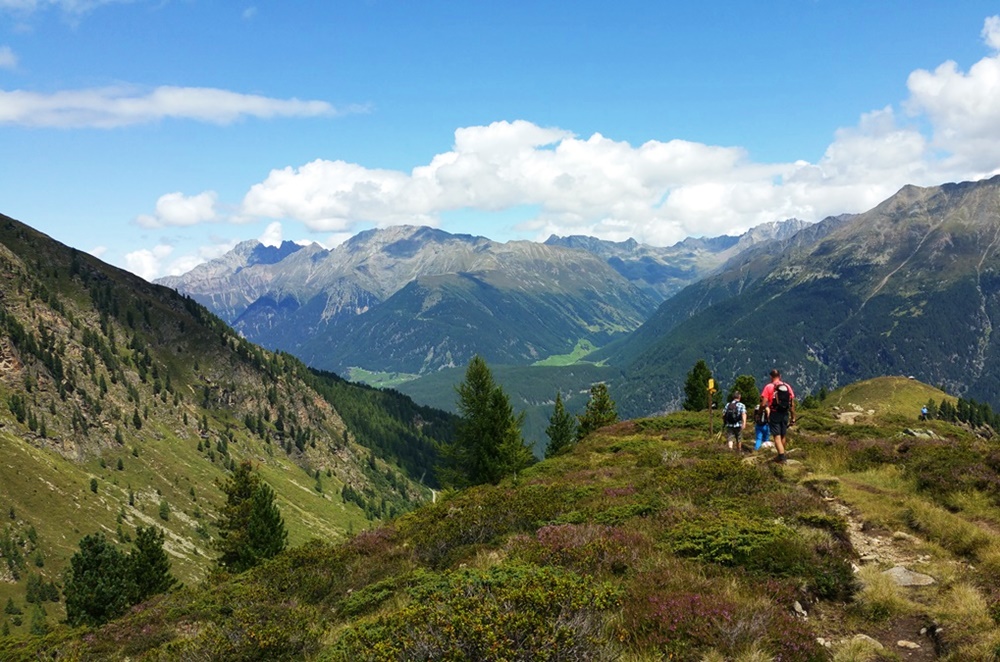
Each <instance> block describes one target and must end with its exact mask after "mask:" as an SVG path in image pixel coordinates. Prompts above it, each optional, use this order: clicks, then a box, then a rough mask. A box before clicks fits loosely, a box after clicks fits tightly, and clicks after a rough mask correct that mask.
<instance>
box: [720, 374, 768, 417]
mask: <svg viewBox="0 0 1000 662" xmlns="http://www.w3.org/2000/svg"><path fill="white" fill-rule="evenodd" d="M734 391H739V392H740V396H741V398H740V402H742V403H743V404H744V405H746V408H747V410H748V411H750V410H752V409H753V408H754V407H756V406H757V404H758V403H759V402H760V390H758V389H757V380H756V379H754V377H753V375H740V376H739V377H737V378H736V380H735V381H734V382H733V388H732V390H731V391H730V392H729V394H728V396H727V400H726V401H727V402H729V401H731V400H732V399H733V392H734Z"/></svg>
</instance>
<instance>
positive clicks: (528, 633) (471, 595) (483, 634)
mask: <svg viewBox="0 0 1000 662" xmlns="http://www.w3.org/2000/svg"><path fill="white" fill-rule="evenodd" d="M407 594H408V596H409V599H410V601H409V603H408V604H407V605H405V606H404V607H402V608H401V609H399V610H398V611H396V612H394V613H391V614H388V615H383V616H379V617H377V618H369V619H363V620H361V621H358V622H356V623H355V624H354V625H352V626H351V627H350V628H348V629H347V630H345V631H344V632H343V633H342V634H341V635H340V637H339V638H338V639H337V641H336V642H335V643H334V645H333V646H332V647H331V648H330V649H329V650H328V651H327V652H326V654H325V655H324V657H323V659H325V660H344V661H348V660H349V661H351V662H354V661H356V660H371V661H382V660H384V661H386V662H388V661H390V660H392V661H407V660H429V659H439V660H552V661H555V660H566V661H571V660H583V661H586V660H602V659H607V658H608V657H609V647H610V645H611V644H610V642H608V641H607V640H606V639H605V637H604V634H603V633H604V631H605V621H606V618H607V616H608V615H609V614H610V613H611V612H612V611H613V610H616V609H617V608H618V606H619V603H618V601H619V598H620V591H619V590H618V589H616V588H614V587H612V585H610V584H605V583H600V582H597V581H595V580H592V579H588V578H586V577H583V576H580V575H577V574H575V573H572V572H570V571H566V570H561V569H555V568H548V567H541V568H540V567H535V566H530V565H518V564H507V565H503V566H495V567H492V568H489V569H488V570H474V569H465V570H460V571H457V572H449V573H444V574H436V573H426V574H424V575H423V576H421V577H418V578H417V580H416V581H415V583H414V585H413V586H412V587H411V588H409V589H408V590H407Z"/></svg>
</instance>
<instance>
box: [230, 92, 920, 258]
mask: <svg viewBox="0 0 1000 662" xmlns="http://www.w3.org/2000/svg"><path fill="white" fill-rule="evenodd" d="M926 152H927V145H926V141H925V139H924V138H923V137H922V136H921V135H920V134H919V133H918V132H916V131H914V130H911V129H906V128H900V127H899V126H897V122H896V118H895V115H894V113H893V111H892V109H891V108H886V109H883V110H881V111H875V112H873V113H869V114H868V115H866V116H864V117H863V118H862V119H861V121H860V123H859V125H858V126H857V127H854V128H851V129H845V130H842V131H840V132H838V133H837V135H836V136H835V140H834V142H833V143H832V144H831V145H830V148H829V149H828V150H827V152H826V154H825V155H824V158H823V159H822V160H821V161H820V162H819V163H816V164H810V163H806V162H801V161H800V162H792V163H773V164H761V163H755V162H753V161H752V160H751V159H750V158H749V155H748V154H747V153H746V151H745V150H743V149H741V148H738V147H720V146H713V145H705V144H701V143H695V142H690V141H684V140H670V141H666V142H661V141H656V140H651V141H648V142H646V143H643V144H642V145H638V146H634V145H631V144H629V143H627V142H623V141H616V140H612V139H610V138H607V137H605V136H603V135H601V134H599V133H595V134H593V135H591V136H589V137H587V138H581V137H578V136H575V135H573V134H572V133H571V132H569V131H566V130H563V129H559V128H551V127H540V126H537V125H535V124H532V123H530V122H526V121H521V120H519V121H515V122H495V123H493V124H490V125H488V126H474V127H465V128H460V129H458V130H457V131H456V132H455V140H454V144H453V147H452V149H451V150H450V151H448V152H443V153H441V154H438V155H436V156H434V157H433V158H432V159H431V160H430V163H428V164H426V165H421V166H418V167H416V168H414V169H413V170H412V171H410V172H400V171H395V170H382V169H372V168H365V167H363V166H361V165H358V164H355V163H347V162H344V161H327V160H316V161H313V162H311V163H307V164H305V165H304V166H301V167H300V168H290V167H289V168H283V169H280V170H274V171H272V172H271V173H270V174H269V175H268V177H267V178H266V179H265V180H264V181H263V182H261V183H259V184H256V185H254V186H253V187H252V188H251V189H250V191H249V192H248V193H247V195H246V196H245V198H244V200H243V208H242V214H243V215H244V216H245V217H248V218H253V217H257V218H280V219H295V220H298V221H301V222H302V223H304V224H305V225H306V226H307V227H308V228H309V229H310V230H312V231H314V232H346V231H349V230H351V229H352V228H354V227H355V226H357V225H362V224H363V225H369V224H373V225H377V226H387V225H393V224H397V223H422V224H430V225H436V224H438V223H439V222H440V215H441V214H442V213H444V212H447V211H451V210H459V209H472V210H479V211H483V212H493V211H501V210H506V209H511V208H515V207H520V206H530V207H531V208H536V209H538V210H539V211H538V213H537V214H536V215H535V216H534V218H531V219H529V220H528V221H526V222H524V223H522V224H521V225H520V226H519V230H520V231H522V232H527V233H534V234H535V235H536V236H537V237H538V238H541V237H544V236H546V235H547V234H549V233H557V234H591V235H595V236H599V237H603V238H607V239H615V240H622V239H627V238H628V237H635V238H636V239H638V240H640V241H647V242H650V243H654V244H666V243H672V242H674V241H679V240H681V239H683V238H685V237H687V236H692V235H712V234H723V233H733V232H742V231H744V230H746V229H747V228H749V227H752V226H754V225H757V224H759V223H763V222H766V221H773V220H780V219H784V218H788V217H791V216H796V217H799V218H805V219H812V220H816V219H819V218H822V217H823V216H825V215H829V214H834V213H842V212H844V211H861V210H863V209H865V208H867V207H866V205H867V206H871V205H874V204H876V203H877V202H879V201H880V200H882V199H884V198H885V197H887V196H888V195H891V194H892V193H893V192H895V190H897V189H898V188H899V187H901V186H902V185H903V184H906V183H913V182H914V178H917V179H920V180H921V181H923V180H922V179H921V178H922V177H923V176H927V177H930V176H931V175H930V173H928V172H926V169H925V168H921V167H919V164H920V163H922V159H923V158H924V157H925V155H926ZM918 183H919V182H918Z"/></svg>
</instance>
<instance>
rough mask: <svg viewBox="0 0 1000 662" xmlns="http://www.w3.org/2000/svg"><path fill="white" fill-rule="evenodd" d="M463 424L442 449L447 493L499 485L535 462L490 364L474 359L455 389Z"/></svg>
mask: <svg viewBox="0 0 1000 662" xmlns="http://www.w3.org/2000/svg"><path fill="white" fill-rule="evenodd" d="M456 391H457V393H458V411H459V415H460V416H461V419H460V420H459V422H458V425H457V429H456V432H455V439H454V440H453V441H452V442H450V443H447V444H445V445H444V446H443V447H442V449H441V460H442V462H441V466H439V467H438V477H439V479H440V481H441V483H442V484H443V485H445V486H448V487H467V486H469V485H479V484H482V483H497V482H499V481H500V479H501V478H503V477H504V476H507V475H510V474H513V473H516V472H517V471H520V470H521V469H523V468H525V467H527V466H529V465H530V464H531V463H532V462H533V461H534V457H533V456H532V454H531V449H530V448H529V447H528V446H527V445H526V444H525V443H524V437H523V436H522V434H521V423H522V421H523V418H524V415H523V414H522V415H521V416H515V415H514V411H513V408H512V407H511V404H510V400H509V399H508V397H507V394H506V393H505V392H504V390H503V388H501V387H500V386H498V385H497V384H496V383H495V382H494V381H493V374H492V373H491V372H490V369H489V366H487V365H486V361H485V360H483V358H482V357H480V356H478V355H477V356H474V357H473V358H472V360H471V361H469V365H468V368H467V369H466V372H465V379H464V381H463V382H462V383H461V384H459V385H458V387H457V388H456Z"/></svg>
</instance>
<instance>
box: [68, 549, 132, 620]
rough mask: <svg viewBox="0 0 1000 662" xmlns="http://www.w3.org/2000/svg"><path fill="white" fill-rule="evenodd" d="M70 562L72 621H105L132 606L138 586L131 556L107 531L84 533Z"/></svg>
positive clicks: (69, 593)
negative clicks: (116, 544) (132, 571)
mask: <svg viewBox="0 0 1000 662" xmlns="http://www.w3.org/2000/svg"><path fill="white" fill-rule="evenodd" d="M69 563H70V567H69V570H68V571H67V573H66V579H65V585H64V587H63V593H64V595H65V597H66V620H67V621H68V622H69V624H70V625H74V626H75V625H92V626H97V625H101V624H103V623H106V622H107V621H109V620H111V619H113V618H117V617H118V616H121V615H122V614H124V613H125V611H126V610H128V608H129V607H130V606H131V604H132V603H131V597H132V596H133V595H134V594H135V587H134V584H133V581H132V573H131V572H130V568H129V562H128V558H127V557H126V556H125V554H124V553H122V552H121V551H120V550H119V549H118V548H117V547H115V546H114V545H113V544H112V543H110V542H108V540H107V539H106V538H105V537H104V534H103V533H95V534H91V535H88V536H84V537H83V539H82V540H80V551H78V552H76V553H75V554H73V556H72V558H70V560H69Z"/></svg>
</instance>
